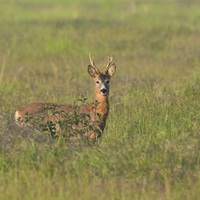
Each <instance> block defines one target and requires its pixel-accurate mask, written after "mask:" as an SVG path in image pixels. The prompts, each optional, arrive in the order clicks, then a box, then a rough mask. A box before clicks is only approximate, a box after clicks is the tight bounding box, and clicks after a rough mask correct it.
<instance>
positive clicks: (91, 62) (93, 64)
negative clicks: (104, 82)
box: [89, 54, 100, 74]
mask: <svg viewBox="0 0 200 200" xmlns="http://www.w3.org/2000/svg"><path fill="white" fill-rule="evenodd" d="M89 59H90V64H91V66H92V67H94V69H95V70H96V72H97V73H98V74H99V73H100V71H99V70H98V69H97V67H96V65H95V63H94V60H93V59H92V58H91V55H90V54H89Z"/></svg>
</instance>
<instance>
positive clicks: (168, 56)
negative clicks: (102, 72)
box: [0, 0, 200, 200]
mask: <svg viewBox="0 0 200 200" xmlns="http://www.w3.org/2000/svg"><path fill="white" fill-rule="evenodd" d="M0 16H1V17H0V27H1V28H0V44H1V45H0V96H1V98H0V110H1V114H0V197H1V199H5V200H7V199H8V200H10V199H30V200H31V199H120V200H121V199H124V200H125V199H142V200H143V199H146V200H149V199H158V200H160V199H166V200H169V199H177V200H179V199H180V200H181V199H186V200H191V199H194V200H196V199H199V198H200V190H199V188H200V104H199V97H200V70H199V69H200V62H199V46H200V40H199V35H200V22H199V17H200V14H199V2H198V1H195V0H192V1H189V0H187V1H178V0H177V1H176V0H175V1H159V2H158V1H153V0H152V1H143V0H142V1H129V0H119V1H114V0H109V1H107V0H103V1H100V0H96V1H92V0H86V1H80V0H76V1H72V0H66V1H64V0H59V1H57V0H42V1H39V0H37V1H33V0H26V1H25V0H9V1H3V2H2V3H1V7H0ZM89 53H91V54H92V55H93V56H94V57H95V60H96V63H97V64H98V65H103V64H104V63H105V62H106V61H107V56H108V55H111V54H112V55H113V56H114V61H115V63H116V65H117V72H116V74H115V76H114V77H113V78H112V81H111V92H110V107H111V108H110V114H109V117H108V121H107V126H106V129H105V131H104V133H103V135H102V137H101V139H100V140H99V141H98V143H97V144H95V145H91V144H87V143H84V142H83V143H82V144H76V143H69V142H66V141H65V140H64V139H63V138H61V137H60V138H58V139H52V138H51V137H50V135H49V134H46V133H40V132H38V131H36V130H31V129H28V130H27V129H26V130H24V129H20V128H19V127H17V126H16V125H15V123H14V121H13V112H14V110H15V109H17V108H19V107H20V106H22V105H25V104H27V103H30V102H33V101H44V102H56V103H73V102H74V101H75V100H77V99H79V98H80V96H82V95H84V96H86V97H88V99H89V100H88V101H92V100H93V82H92V80H91V78H90V77H89V76H88V73H87V65H88V64H89V59H88V54H89Z"/></svg>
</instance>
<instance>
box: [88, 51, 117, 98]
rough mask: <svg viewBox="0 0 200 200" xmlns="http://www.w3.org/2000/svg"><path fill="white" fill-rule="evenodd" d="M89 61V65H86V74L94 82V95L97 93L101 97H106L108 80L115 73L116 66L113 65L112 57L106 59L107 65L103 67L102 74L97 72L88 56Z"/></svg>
mask: <svg viewBox="0 0 200 200" xmlns="http://www.w3.org/2000/svg"><path fill="white" fill-rule="evenodd" d="M89 59H90V65H88V73H89V75H90V76H91V77H92V78H93V80H94V82H95V91H96V93H99V94H100V95H102V96H108V94H109V82H110V78H111V77H112V76H113V75H114V73H115V71H116V65H115V64H114V63H113V57H112V56H111V57H108V63H107V64H106V65H105V70H104V72H100V71H99V69H98V68H97V67H96V65H95V63H94V60H93V59H92V58H91V56H90V55H89Z"/></svg>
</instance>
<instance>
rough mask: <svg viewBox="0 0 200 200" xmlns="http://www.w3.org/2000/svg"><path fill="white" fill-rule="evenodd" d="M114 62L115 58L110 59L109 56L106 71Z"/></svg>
mask: <svg viewBox="0 0 200 200" xmlns="http://www.w3.org/2000/svg"><path fill="white" fill-rule="evenodd" d="M112 61H113V57H112V56H111V57H109V56H108V64H107V65H106V66H105V71H108V68H109V67H110V65H111V64H112Z"/></svg>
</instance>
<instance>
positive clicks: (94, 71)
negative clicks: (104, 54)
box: [88, 65, 98, 78]
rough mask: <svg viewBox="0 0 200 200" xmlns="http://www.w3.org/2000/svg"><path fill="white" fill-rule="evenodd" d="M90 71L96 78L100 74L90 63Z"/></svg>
mask: <svg viewBox="0 0 200 200" xmlns="http://www.w3.org/2000/svg"><path fill="white" fill-rule="evenodd" d="M88 73H89V75H90V76H91V77H92V78H95V77H96V76H97V75H98V73H97V71H96V69H95V68H94V67H92V66H91V65H88Z"/></svg>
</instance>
